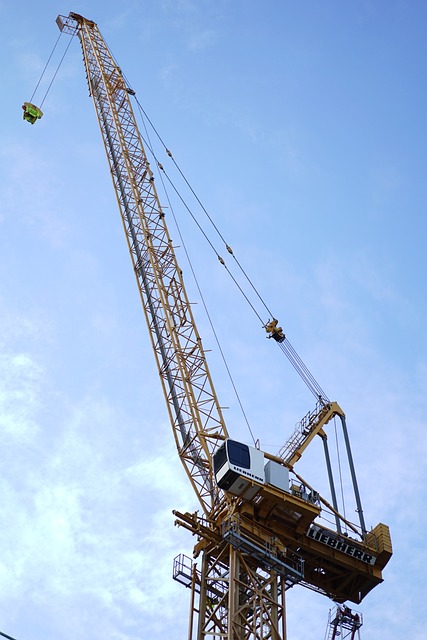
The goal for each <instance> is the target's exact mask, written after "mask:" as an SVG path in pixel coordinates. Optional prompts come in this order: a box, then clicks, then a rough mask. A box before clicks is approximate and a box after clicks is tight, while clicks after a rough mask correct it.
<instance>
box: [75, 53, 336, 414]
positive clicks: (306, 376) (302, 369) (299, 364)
mask: <svg viewBox="0 0 427 640" xmlns="http://www.w3.org/2000/svg"><path fill="white" fill-rule="evenodd" d="M106 45H107V43H106ZM67 48H68V47H67ZM107 48H108V49H109V51H110V54H111V57H112V58H113V60H114V63H115V64H116V67H117V69H118V70H119V72H120V74H121V76H122V77H123V79H124V80H125V82H126V85H127V88H129V89H131V83H130V82H129V80H128V78H127V77H126V75H125V74H124V73H123V72H122V71H121V68H120V67H119V65H118V63H117V60H116V58H115V57H114V55H113V53H112V52H111V49H110V47H108V45H107ZM131 95H133V96H134V98H135V101H136V103H137V105H138V109H139V112H140V116H141V119H142V121H143V123H144V128H145V130H146V133H147V137H148V138H149V136H148V130H147V127H146V125H145V120H144V118H145V119H146V120H147V122H148V123H149V124H150V126H151V128H152V129H153V131H154V133H155V134H156V136H157V138H158V139H159V141H160V143H161V144H162V146H163V148H164V150H165V151H166V153H167V155H168V156H169V157H170V158H171V160H172V162H173V164H174V165H175V167H176V169H177V170H178V172H179V173H180V175H181V176H182V178H183V180H184V181H185V183H186V184H187V186H188V188H189V189H190V191H191V193H192V194H193V195H194V197H195V199H196V200H197V202H198V203H199V205H200V207H201V208H202V210H203V211H204V213H205V215H206V216H207V218H208V220H209V221H210V222H211V224H212V226H213V227H214V229H215V230H216V232H217V234H218V235H219V237H220V238H221V240H222V241H223V242H224V245H225V247H226V249H227V251H228V252H229V253H230V254H231V255H232V256H233V258H234V260H235V262H236V264H237V265H238V267H239V268H240V270H241V272H242V273H243V274H244V276H245V278H246V279H247V281H248V282H249V284H250V285H251V287H252V288H253V290H254V291H255V293H256V295H257V296H258V298H259V299H260V301H261V303H262V304H263V306H264V307H265V309H266V310H267V312H268V313H269V314H270V316H271V317H272V318H274V314H273V313H272V312H271V311H270V309H269V308H268V306H267V304H266V303H265V301H264V300H263V298H262V297H261V295H260V294H259V292H258V291H257V289H256V288H255V286H254V284H253V283H252V281H251V280H250V278H249V277H248V275H247V274H246V272H245V271H244V269H243V267H242V266H241V265H240V263H239V261H238V260H237V258H236V257H235V255H234V253H233V250H232V249H231V248H230V247H229V245H228V244H227V242H226V241H225V239H224V237H223V235H222V233H221V232H220V230H219V229H218V227H217V225H216V224H215V222H214V221H213V219H212V217H211V216H210V215H209V213H208V211H207V210H206V208H205V207H204V205H203V203H202V202H201V200H200V198H199V197H198V196H197V194H196V193H195V191H194V189H193V188H192V186H191V185H190V183H189V182H188V180H187V178H186V177H185V175H184V173H183V172H182V171H181V169H180V167H179V165H178V163H177V162H176V161H175V159H174V157H173V155H172V153H171V152H170V150H169V149H168V147H167V146H166V144H165V142H164V141H163V138H162V137H161V135H160V134H159V132H158V131H157V129H156V127H155V126H154V124H153V122H152V120H151V119H150V118H149V116H148V114H147V113H146V111H145V110H144V108H143V106H142V105H141V103H140V101H139V100H138V97H137V96H136V94H135V92H134V91H133V90H132V89H131ZM144 142H147V141H146V140H144ZM148 148H149V149H150V152H151V153H152V155H153V157H154V159H155V161H156V163H157V165H158V167H159V168H161V169H162V170H163V173H164V174H165V176H166V178H167V179H168V181H169V183H170V185H171V186H172V188H173V189H174V191H175V192H176V194H177V195H178V197H179V199H180V200H181V202H182V203H183V205H184V207H185V208H186V209H187V211H188V212H189V214H190V216H191V217H192V219H193V221H194V222H195V224H196V226H197V227H198V228H199V230H200V232H201V233H202V235H203V237H204V238H205V239H206V241H207V242H208V244H209V246H210V247H211V249H212V250H213V251H214V253H215V255H216V256H217V258H218V260H219V261H220V263H221V264H222V265H223V266H224V268H225V270H226V271H227V273H228V274H229V276H230V277H231V279H232V280H233V282H234V284H235V285H236V286H237V288H238V289H239V291H240V293H241V294H242V295H243V297H244V299H245V300H246V302H247V303H248V304H249V306H250V308H251V309H252V311H253V312H254V313H255V315H256V317H257V318H258V320H259V321H260V322H261V326H262V327H264V328H265V326H266V323H265V322H264V321H263V319H262V318H261V316H260V314H259V313H258V311H257V310H256V309H255V307H254V305H253V304H252V302H251V301H250V299H249V297H248V296H247V294H246V293H245V292H244V290H243V288H242V287H241V285H240V284H239V283H238V282H237V280H236V278H235V277H234V275H233V274H232V273H231V271H230V270H229V269H228V267H227V265H226V263H225V261H224V260H223V258H222V257H221V256H220V254H219V252H218V251H217V250H216V249H215V247H214V245H213V243H212V241H211V240H210V238H209V237H208V235H207V233H206V232H205V231H204V229H203V228H202V226H201V225H200V223H199V222H198V220H197V219H196V217H195V216H194V214H193V213H192V211H191V210H190V208H189V207H188V205H187V203H186V202H185V201H184V199H183V197H182V196H181V194H180V193H179V192H178V190H177V188H176V187H175V185H174V184H173V182H172V180H171V178H170V177H169V176H168V174H167V173H166V171H165V170H164V168H163V165H162V164H161V163H160V162H159V160H158V158H157V157H156V155H155V153H154V151H153V148H152V146H151V143H149V144H148ZM285 343H286V346H285ZM278 344H279V346H280V347H281V348H282V351H283V353H284V354H285V355H286V357H287V358H288V360H289V362H290V363H291V365H292V366H293V367H294V369H295V371H296V372H297V373H298V375H299V376H300V378H301V379H302V381H303V382H304V383H305V384H306V386H307V387H308V389H309V390H310V391H311V393H312V394H313V395H314V397H315V398H316V400H320V401H321V402H329V399H328V397H327V395H326V393H325V392H324V391H323V389H322V388H321V386H320V385H319V384H318V382H317V381H316V379H315V378H314V376H313V375H312V374H311V372H310V371H309V369H308V367H307V366H306V365H305V364H304V362H303V360H302V359H301V358H300V356H299V355H298V353H297V352H296V351H295V349H294V348H293V346H292V345H291V343H290V342H289V340H288V339H287V338H286V337H285V339H284V340H283V341H282V342H278Z"/></svg>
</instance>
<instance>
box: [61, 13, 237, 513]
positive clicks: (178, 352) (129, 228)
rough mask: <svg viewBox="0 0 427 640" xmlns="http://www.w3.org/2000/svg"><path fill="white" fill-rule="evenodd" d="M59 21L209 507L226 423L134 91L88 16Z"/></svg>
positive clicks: (180, 429) (162, 370) (186, 457)
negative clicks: (71, 45) (79, 59)
mask: <svg viewBox="0 0 427 640" xmlns="http://www.w3.org/2000/svg"><path fill="white" fill-rule="evenodd" d="M57 23H58V26H59V28H60V29H61V30H62V31H64V32H66V33H69V34H72V35H78V37H79V39H80V43H81V46H82V51H83V60H84V64H85V67H86V75H87V81H88V85H89V92H90V95H91V96H92V99H93V103H94V106H95V110H96V114H97V117H98V122H99V126H100V129H101V134H102V138H103V141H104V145H105V151H106V154H107V158H108V162H109V165H110V170H111V177H112V180H113V184H114V189H115V192H116V196H117V202H118V205H119V209H120V214H121V217H122V221H123V227H124V230H125V234H126V239H127V243H128V247H129V252H130V256H131V259H132V264H133V268H134V271H135V275H136V279H137V283H138V289H139V292H140V295H141V300H142V304H143V308H144V312H145V317H146V321H147V324H148V328H149V333H150V337H151V342H152V346H153V350H154V353H155V357H156V362H157V367H158V370H159V374H160V380H161V383H162V388H163V392H164V395H165V398H166V403H167V407H168V410H169V417H170V420H171V423H172V426H173V433H174V436H175V441H176V445H177V448H178V452H179V455H180V458H181V460H182V462H183V465H184V467H185V469H186V471H187V474H188V477H189V479H190V482H191V483H192V485H193V487H194V490H195V492H196V495H197V497H198V499H199V500H200V503H201V505H202V507H203V510H204V512H205V513H210V511H211V510H212V508H213V506H214V505H215V504H216V503H217V501H218V495H217V490H216V487H215V483H214V482H213V480H212V469H211V460H212V455H213V453H214V451H215V449H216V448H217V446H218V436H219V438H221V439H223V438H225V437H227V430H226V427H225V424H224V420H223V417H222V413H221V409H220V406H219V403H218V400H217V397H216V393H215V390H214V387H213V384H212V380H211V376H210V373H209V369H208V365H207V363H206V358H205V353H204V351H203V347H202V343H201V339H200V336H199V334H198V332H197V328H196V325H195V322H194V318H193V313H192V309H191V305H190V302H189V300H188V297H187V293H186V291H185V288H184V283H183V280H182V275H181V270H180V268H179V266H178V263H177V260H176V256H175V252H174V249H173V246H172V240H171V238H170V236H169V232H168V229H167V226H166V220H165V214H164V212H163V210H162V207H161V205H160V201H159V198H158V195H157V191H156V187H155V184H154V176H153V172H152V170H151V168H150V164H149V162H148V160H147V156H146V152H145V149H144V144H143V141H142V137H141V135H140V133H139V130H138V127H137V124H136V121H135V115H134V112H133V109H132V105H131V102H130V96H131V95H132V94H133V93H134V92H133V91H132V90H131V89H130V88H129V87H128V86H127V85H126V82H125V79H124V78H123V75H122V72H121V70H120V68H119V67H118V66H117V63H116V62H115V60H114V58H113V56H112V55H111V53H110V51H109V49H108V48H107V45H106V43H105V42H104V40H103V38H102V36H101V34H100V32H99V30H98V27H97V25H96V24H95V23H94V22H92V21H91V20H87V19H85V18H83V17H82V16H79V15H78V14H75V13H70V15H69V16H68V17H63V16H59V17H58V19H57ZM220 442H221V441H220Z"/></svg>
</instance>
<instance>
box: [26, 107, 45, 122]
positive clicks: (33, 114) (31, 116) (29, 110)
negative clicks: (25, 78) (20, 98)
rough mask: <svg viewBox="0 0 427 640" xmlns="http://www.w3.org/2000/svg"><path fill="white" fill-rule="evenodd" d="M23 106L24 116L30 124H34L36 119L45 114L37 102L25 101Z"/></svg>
mask: <svg viewBox="0 0 427 640" xmlns="http://www.w3.org/2000/svg"><path fill="white" fill-rule="evenodd" d="M22 108H23V110H24V115H23V118H24V120H27V122H29V123H30V124H34V123H35V121H36V120H39V119H40V118H41V117H42V115H43V111H42V110H41V109H39V108H38V107H36V105H35V104H31V102H24V104H23V105H22Z"/></svg>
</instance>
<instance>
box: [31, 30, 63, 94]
mask: <svg viewBox="0 0 427 640" xmlns="http://www.w3.org/2000/svg"><path fill="white" fill-rule="evenodd" d="M61 36H62V31H60V32H59V36H58V37H57V39H56V42H55V44H54V46H53V49H52V51H51V52H50V56H49V58H48V59H47V62H46V64H45V66H44V69H43V71H42V73H41V76H40V78H39V80H38V82H37V84H36V88H35V89H34V91H33V94H32V96H31V98H30V102H32V101H33V98H34V96H35V95H36V91H37V89H38V88H39V85H40V82H41V81H42V79H43V76H44V74H45V73H46V69H47V67H48V65H49V62H50V61H51V59H52V56H53V54H54V52H55V49H56V47H57V46H58V42H59V40H60V39H61Z"/></svg>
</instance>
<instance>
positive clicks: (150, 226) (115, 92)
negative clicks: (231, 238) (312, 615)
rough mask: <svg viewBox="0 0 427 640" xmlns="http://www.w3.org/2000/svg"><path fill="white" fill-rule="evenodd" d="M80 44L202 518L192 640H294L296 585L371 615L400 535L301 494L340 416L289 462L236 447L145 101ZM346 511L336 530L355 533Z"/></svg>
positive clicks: (89, 38)
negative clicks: (169, 214) (150, 147)
mask: <svg viewBox="0 0 427 640" xmlns="http://www.w3.org/2000/svg"><path fill="white" fill-rule="evenodd" d="M57 24H58V27H59V29H60V30H61V31H63V32H65V33H68V34H70V35H77V36H78V38H79V40H80V44H81V48H82V52H83V61H84V65H85V68H86V76H87V82H88V86H89V93H90V96H91V97H92V100H93V103H94V107H95V111H96V115H97V119H98V123H99V127H100V130H101V134H102V139H103V142H104V146H105V151H106V155H107V158H108V162H109V166H110V171H111V177H112V181H113V185H114V190H115V193H116V196H117V202H118V206H119V210H120V214H121V219H122V222H123V227H124V231H125V235H126V239H127V244H128V248H129V253H130V256H131V260H132V265H133V269H134V272H135V276H136V280H137V284H138V289H139V293H140V296H141V300H142V305H143V309H144V313H145V318H146V322H147V326H148V329H149V335H150V339H151V344H152V348H153V351H154V354H155V359H156V363H157V368H158V372H159V377H160V381H161V385H162V389H163V393H164V396H165V399H166V404H167V408H168V412H169V418H170V422H171V425H172V430H173V434H174V438H175V442H176V446H177V449H178V453H179V457H180V459H181V461H182V463H183V466H184V468H185V470H186V472H187V475H188V478H189V480H190V482H191V484H192V486H193V489H194V491H195V493H196V496H197V498H198V500H199V502H200V506H201V508H202V512H201V514H199V513H198V512H196V513H187V512H186V513H180V512H174V513H175V516H176V518H177V520H176V524H178V525H179V526H182V527H184V528H186V529H188V530H189V531H190V532H191V533H192V534H193V535H194V536H195V537H196V540H197V542H196V544H195V547H194V553H193V556H194V559H198V558H199V556H200V558H201V561H200V564H198V563H199V561H197V563H196V562H194V561H193V560H190V559H189V558H186V557H185V556H180V557H179V558H177V559H176V561H175V567H174V577H175V578H176V579H177V580H179V581H180V582H183V583H184V584H185V585H186V586H187V587H190V589H191V605H190V624H189V634H188V640H219V639H220V638H223V639H225V638H226V639H227V640H285V638H286V616H285V592H286V590H287V589H288V588H290V587H292V586H293V585H295V584H297V583H302V584H305V586H309V587H310V588H312V589H314V590H316V591H318V592H320V593H322V594H325V595H328V596H329V597H331V598H333V599H335V600H336V601H337V602H345V601H346V600H347V599H350V600H352V601H353V602H360V601H361V600H362V599H363V597H364V596H365V595H366V594H367V593H368V592H369V591H370V590H371V589H373V588H374V587H375V586H376V585H377V584H379V583H380V582H382V574H381V570H382V569H383V568H384V566H385V565H386V564H387V562H388V560H389V558H390V557H391V553H392V550H391V541H390V536H389V531H388V527H387V526H386V525H383V524H381V523H380V524H378V525H377V526H376V527H375V528H374V529H373V530H372V531H370V532H367V531H366V529H365V526H364V522H363V521H361V532H358V530H357V529H356V528H355V527H354V526H353V525H351V524H350V523H349V526H350V528H351V529H352V530H354V532H355V533H356V534H357V535H358V538H357V537H356V538H353V537H352V538H349V537H343V536H342V535H341V530H340V528H339V525H338V524H337V529H336V531H335V530H330V529H326V528H322V527H320V526H319V525H318V524H317V523H315V520H316V518H318V517H319V515H320V512H321V502H323V504H328V503H326V501H325V500H323V499H321V498H320V497H319V495H318V494H317V493H316V491H314V489H312V488H311V487H309V485H308V484H304V482H302V479H301V478H299V476H297V474H295V476H296V477H297V478H299V480H301V482H300V484H299V485H298V486H296V485H295V484H291V485H290V484H289V472H290V471H293V465H294V463H295V462H297V461H298V459H299V458H300V457H301V455H302V452H303V451H304V449H305V448H306V446H308V444H309V443H310V442H311V440H312V439H313V438H314V436H315V435H320V436H321V437H322V439H324V440H326V434H325V432H324V430H323V427H324V426H325V425H326V424H327V423H328V422H329V421H330V420H331V419H332V418H333V417H334V416H335V415H338V416H340V417H341V418H342V419H344V413H343V412H342V410H341V409H340V407H339V406H338V405H337V404H336V403H328V404H325V405H324V404H322V406H321V407H320V409H319V410H318V411H317V412H315V413H314V414H313V415H312V416H311V417H310V419H309V420H307V421H306V423H304V425H303V426H302V428H301V429H300V431H299V432H298V433H297V434H295V435H294V436H293V438H292V439H291V441H290V442H289V443H288V445H287V447H285V448H284V450H283V451H282V454H281V455H280V454H279V455H278V456H273V455H271V454H268V453H264V452H262V451H259V450H258V449H256V448H252V447H248V446H247V445H244V444H242V443H238V442H236V441H233V440H231V439H230V438H229V435H228V432H227V428H226V425H225V422H224V419H223V415H222V412H221V407H220V404H219V402H218V399H217V396H216V393H215V389H214V386H213V383H212V379H211V375H210V372H209V368H208V365H207V361H206V357H205V352H204V350H203V346H202V342H201V339H200V336H199V333H198V331H197V327H196V324H195V321H194V317H193V313H192V308H191V304H190V302H189V299H188V295H187V293H186V290H185V286H184V282H183V278H182V272H181V269H180V268H179V265H178V262H177V259H176V255H175V251H174V247H173V243H172V240H171V237H170V235H169V231H168V228H167V224H166V217H165V213H164V211H163V209H162V207H161V204H160V201H159V197H158V194H157V191H156V187H155V181H154V176H153V172H152V170H151V168H150V163H149V161H148V159H147V155H146V152H145V149H144V144H143V140H142V137H141V135H140V133H139V130H138V126H137V123H136V120H135V116H134V112H133V109H132V104H131V97H132V96H133V95H134V91H133V90H132V88H131V87H129V86H128V84H127V82H126V80H125V78H124V76H123V74H122V72H121V70H120V68H119V67H118V65H117V63H116V61H115V60H114V58H113V56H112V55H111V52H110V51H109V49H108V47H107V45H106V43H105V41H104V39H103V38H102V36H101V34H100V32H99V29H98V27H97V25H96V24H95V23H94V22H93V21H92V20H88V19H86V18H84V17H83V16H80V15H79V14H76V13H70V14H69V15H68V16H67V17H65V16H58V18H57ZM335 506H336V505H335V503H334V506H332V507H330V509H331V510H332V512H334V513H335V517H336V519H337V523H338V521H339V520H340V518H341V520H343V519H342V517H341V516H340V515H339V514H338V512H337V509H336V508H335Z"/></svg>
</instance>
